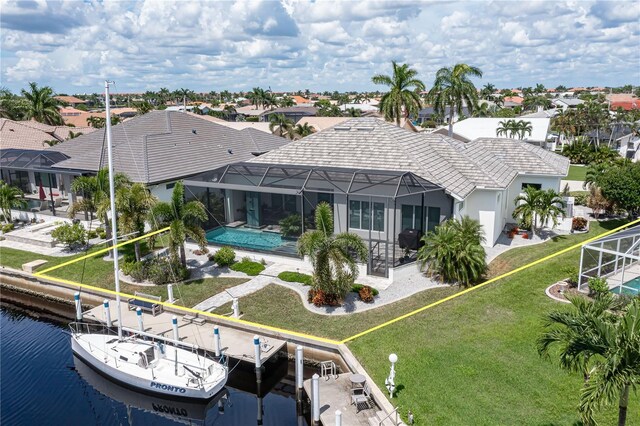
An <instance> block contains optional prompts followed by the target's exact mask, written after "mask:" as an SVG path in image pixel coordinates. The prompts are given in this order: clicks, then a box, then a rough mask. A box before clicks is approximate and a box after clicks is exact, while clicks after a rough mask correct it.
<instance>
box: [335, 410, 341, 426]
mask: <svg viewBox="0 0 640 426" xmlns="http://www.w3.org/2000/svg"><path fill="white" fill-rule="evenodd" d="M336 426H342V411H340V410H336Z"/></svg>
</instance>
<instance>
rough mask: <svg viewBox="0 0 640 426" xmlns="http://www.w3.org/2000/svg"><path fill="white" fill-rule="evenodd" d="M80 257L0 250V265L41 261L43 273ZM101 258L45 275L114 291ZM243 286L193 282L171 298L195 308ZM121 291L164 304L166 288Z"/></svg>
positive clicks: (234, 281) (233, 281) (127, 250)
mask: <svg viewBox="0 0 640 426" xmlns="http://www.w3.org/2000/svg"><path fill="white" fill-rule="evenodd" d="M100 248H101V247H96V248H93V249H91V250H89V253H91V252H95V251H97V250H100ZM147 251H148V250H147V249H146V246H144V245H143V253H144V252H147ZM120 252H121V253H124V254H125V255H126V254H132V253H133V246H129V245H127V246H123V247H121V248H120ZM83 255H84V254H79V255H75V256H68V257H51V256H43V255H39V254H37V253H31V252H27V251H22V250H15V249H11V248H4V247H3V248H2V249H1V250H0V265H2V266H8V267H11V268H15V269H21V268H22V264H23V263H27V262H29V261H31V260H36V259H42V260H46V261H47V264H46V265H43V266H42V267H40V268H39V269H40V270H44V269H47V268H50V267H52V266H55V265H59V264H61V263H64V262H67V261H69V260H72V259H74V258H78V257H81V256H83ZM103 256H104V253H103V254H99V255H97V256H95V257H90V258H87V259H85V260H81V261H79V262H77V263H73V264H71V265H68V266H64V267H62V268H60V269H56V270H54V271H51V272H49V273H48V275H51V276H52V277H58V278H64V279H67V280H71V281H76V282H79V283H82V284H88V285H93V286H96V287H101V288H107V289H110V290H115V284H114V280H113V264H112V263H111V262H107V261H104V260H103ZM244 282H247V279H244V278H222V277H216V278H205V279H200V280H194V281H190V282H188V283H184V284H179V285H177V286H175V287H174V291H173V295H174V297H175V298H179V299H180V300H179V302H178V304H179V305H183V306H194V305H196V304H198V303H200V302H201V301H203V300H205V299H207V298H208V297H211V296H213V295H215V294H217V293H220V292H222V291H224V290H225V289H228V288H230V287H233V286H236V285H239V284H242V283H244ZM120 288H121V290H122V292H123V293H129V294H133V293H134V292H135V291H139V292H142V293H147V294H152V295H155V296H162V300H167V288H166V286H164V285H163V286H157V287H147V286H138V285H133V284H126V283H122V285H121V286H120Z"/></svg>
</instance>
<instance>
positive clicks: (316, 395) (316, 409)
mask: <svg viewBox="0 0 640 426" xmlns="http://www.w3.org/2000/svg"><path fill="white" fill-rule="evenodd" d="M311 398H312V399H311V412H312V413H313V417H312V419H311V420H312V421H313V424H314V425H317V424H319V423H320V376H318V373H316V374H314V375H313V377H311Z"/></svg>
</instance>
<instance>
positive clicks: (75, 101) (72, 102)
mask: <svg viewBox="0 0 640 426" xmlns="http://www.w3.org/2000/svg"><path fill="white" fill-rule="evenodd" d="M53 98H54V99H57V100H59V101H60V102H63V103H64V104H66V105H69V106H70V107H72V108H73V107H75V106H77V105H85V104H87V103H88V102H87V101H85V100H83V99H80V98H76V97H75V96H54V97H53Z"/></svg>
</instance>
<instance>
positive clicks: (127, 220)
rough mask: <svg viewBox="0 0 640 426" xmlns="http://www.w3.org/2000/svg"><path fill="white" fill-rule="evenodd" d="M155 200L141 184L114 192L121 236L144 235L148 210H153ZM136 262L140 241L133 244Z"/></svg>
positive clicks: (138, 255)
mask: <svg viewBox="0 0 640 426" xmlns="http://www.w3.org/2000/svg"><path fill="white" fill-rule="evenodd" d="M157 201H158V200H157V198H156V197H154V196H153V195H151V192H149V190H148V189H147V187H146V186H144V185H143V184H141V183H134V184H133V185H131V186H123V187H120V188H119V189H118V191H117V192H116V209H117V211H118V226H119V228H120V232H121V233H122V234H134V233H135V234H137V235H142V234H143V233H144V224H145V219H146V218H147V217H148V215H149V210H151V209H153V206H155V204H156V202H157ZM134 249H135V253H136V261H137V262H139V261H140V258H141V253H140V241H139V240H138V241H136V242H135V243H134Z"/></svg>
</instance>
